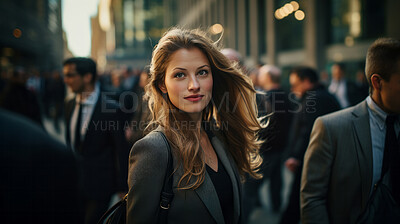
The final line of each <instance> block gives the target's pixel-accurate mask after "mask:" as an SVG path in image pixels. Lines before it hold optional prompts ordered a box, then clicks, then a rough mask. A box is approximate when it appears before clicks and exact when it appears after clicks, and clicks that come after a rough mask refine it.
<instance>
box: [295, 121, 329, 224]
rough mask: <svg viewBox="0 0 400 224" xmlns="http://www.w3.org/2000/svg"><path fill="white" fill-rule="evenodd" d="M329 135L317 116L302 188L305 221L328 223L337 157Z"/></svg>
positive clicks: (301, 202)
mask: <svg viewBox="0 0 400 224" xmlns="http://www.w3.org/2000/svg"><path fill="white" fill-rule="evenodd" d="M330 135H331V133H329V129H327V128H326V126H325V124H324V122H323V120H322V119H321V118H318V119H317V120H316V121H315V124H314V128H313V130H312V133H311V137H310V144H309V146H308V149H307V151H306V154H305V157H304V166H303V174H302V179H301V189H300V207H301V222H302V223H318V224H320V223H329V215H328V210H327V196H328V190H329V189H328V188H329V180H330V175H331V165H332V162H333V158H334V156H333V148H332V142H331V136H330Z"/></svg>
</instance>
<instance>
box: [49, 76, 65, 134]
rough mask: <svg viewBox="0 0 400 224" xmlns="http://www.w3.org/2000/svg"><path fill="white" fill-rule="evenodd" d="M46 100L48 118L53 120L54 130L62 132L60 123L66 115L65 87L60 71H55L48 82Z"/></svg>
mask: <svg viewBox="0 0 400 224" xmlns="http://www.w3.org/2000/svg"><path fill="white" fill-rule="evenodd" d="M45 92H46V97H45V98H46V100H47V101H48V108H46V109H47V110H48V113H47V114H48V116H49V117H50V118H51V119H52V120H53V125H54V128H55V130H56V131H57V132H60V121H61V120H62V119H63V115H64V99H65V85H64V82H63V78H62V77H61V74H60V72H59V71H53V72H52V73H51V74H50V77H49V78H48V79H47V82H46V91H45Z"/></svg>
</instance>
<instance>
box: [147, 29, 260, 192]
mask: <svg viewBox="0 0 400 224" xmlns="http://www.w3.org/2000/svg"><path fill="white" fill-rule="evenodd" d="M191 48H198V49H200V50H201V51H202V52H203V53H204V54H205V55H206V57H207V58H208V60H209V63H210V66H211V71H212V76H213V82H214V85H213V90H212V99H211V101H210V103H209V104H208V106H207V107H206V108H205V109H204V110H203V114H202V119H203V120H202V121H203V122H206V123H209V124H213V126H214V127H216V128H218V129H219V131H218V133H219V136H221V137H222V138H223V141H224V143H225V145H226V146H227V149H228V151H229V153H230V154H231V155H232V157H233V159H234V161H235V162H236V165H237V167H238V169H239V172H240V174H241V175H242V177H244V174H245V173H248V174H249V175H250V176H252V177H255V178H260V177H261V175H260V174H258V173H257V171H258V167H259V166H260V164H261V162H262V159H261V157H260V155H259V152H258V150H259V147H260V142H259V141H258V139H257V133H258V131H259V130H260V128H261V125H260V123H259V121H258V120H257V106H256V102H255V93H256V92H255V90H254V87H253V85H252V83H251V81H250V79H249V78H248V77H247V76H246V75H244V74H243V72H242V71H241V69H240V68H239V66H238V65H237V64H232V63H231V61H229V59H227V58H226V57H225V56H224V55H223V54H222V53H221V52H220V48H219V46H218V43H214V42H213V41H212V40H211V38H209V37H208V36H207V34H206V33H205V32H202V31H200V30H198V29H197V30H186V29H180V28H172V29H170V30H169V31H167V32H166V33H165V34H164V36H163V37H162V38H161V39H160V41H159V43H158V44H157V45H156V46H155V48H154V51H153V55H152V61H151V65H150V74H151V77H150V82H149V84H148V85H147V86H146V96H145V97H147V99H148V101H149V107H150V110H151V113H152V119H151V122H150V124H149V126H148V127H150V128H149V129H152V128H154V127H156V126H162V127H164V130H165V135H166V136H167V138H168V140H169V142H170V144H171V146H172V147H173V148H174V149H175V150H174V154H175V155H176V157H177V158H178V160H179V163H178V164H179V165H182V166H183V170H184V174H183V176H182V177H181V178H180V181H179V184H178V187H179V188H180V189H196V188H198V187H199V186H200V185H201V184H202V183H203V181H204V177H205V170H206V169H205V162H204V159H203V158H204V153H203V151H202V150H201V148H200V130H201V129H200V128H199V127H196V126H194V125H193V124H194V123H191V121H190V118H189V116H188V114H186V113H185V112H182V111H180V110H179V109H178V108H176V107H175V106H174V105H173V104H172V103H171V101H170V100H169V98H168V95H167V94H163V92H162V91H161V89H160V88H159V86H160V85H163V84H164V83H165V73H166V69H167V66H168V63H169V60H170V58H171V55H172V54H173V53H174V52H176V51H177V50H179V49H191ZM149 129H148V131H149Z"/></svg>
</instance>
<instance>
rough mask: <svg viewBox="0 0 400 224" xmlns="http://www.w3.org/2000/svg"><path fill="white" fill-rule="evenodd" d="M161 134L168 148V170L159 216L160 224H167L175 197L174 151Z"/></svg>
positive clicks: (162, 134)
mask: <svg viewBox="0 0 400 224" xmlns="http://www.w3.org/2000/svg"><path fill="white" fill-rule="evenodd" d="M157 132H160V134H161V136H162V137H163V139H164V142H165V145H166V146H167V150H168V162H167V170H166V171H165V176H164V185H163V189H162V192H161V198H160V212H159V214H158V215H159V216H158V223H167V217H168V209H169V207H170V205H171V201H172V199H173V197H174V192H173V191H172V182H173V178H172V177H173V172H174V170H173V157H172V150H171V146H170V145H169V142H168V139H167V137H166V136H165V134H164V133H163V132H161V131H157Z"/></svg>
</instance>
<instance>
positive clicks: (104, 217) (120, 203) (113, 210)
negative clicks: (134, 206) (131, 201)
mask: <svg viewBox="0 0 400 224" xmlns="http://www.w3.org/2000/svg"><path fill="white" fill-rule="evenodd" d="M127 199H128V194H126V195H125V196H124V198H122V199H121V200H120V201H119V202H117V203H116V204H115V205H113V206H112V207H111V208H109V209H108V210H107V211H106V212H105V213H104V214H103V215H102V216H101V218H100V219H99V221H98V222H97V224H103V223H104V221H105V220H106V219H107V218H108V217H109V216H111V214H113V213H114V212H115V211H116V210H117V209H119V207H121V206H124V207H125V206H126V201H127ZM107 223H108V222H107Z"/></svg>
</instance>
